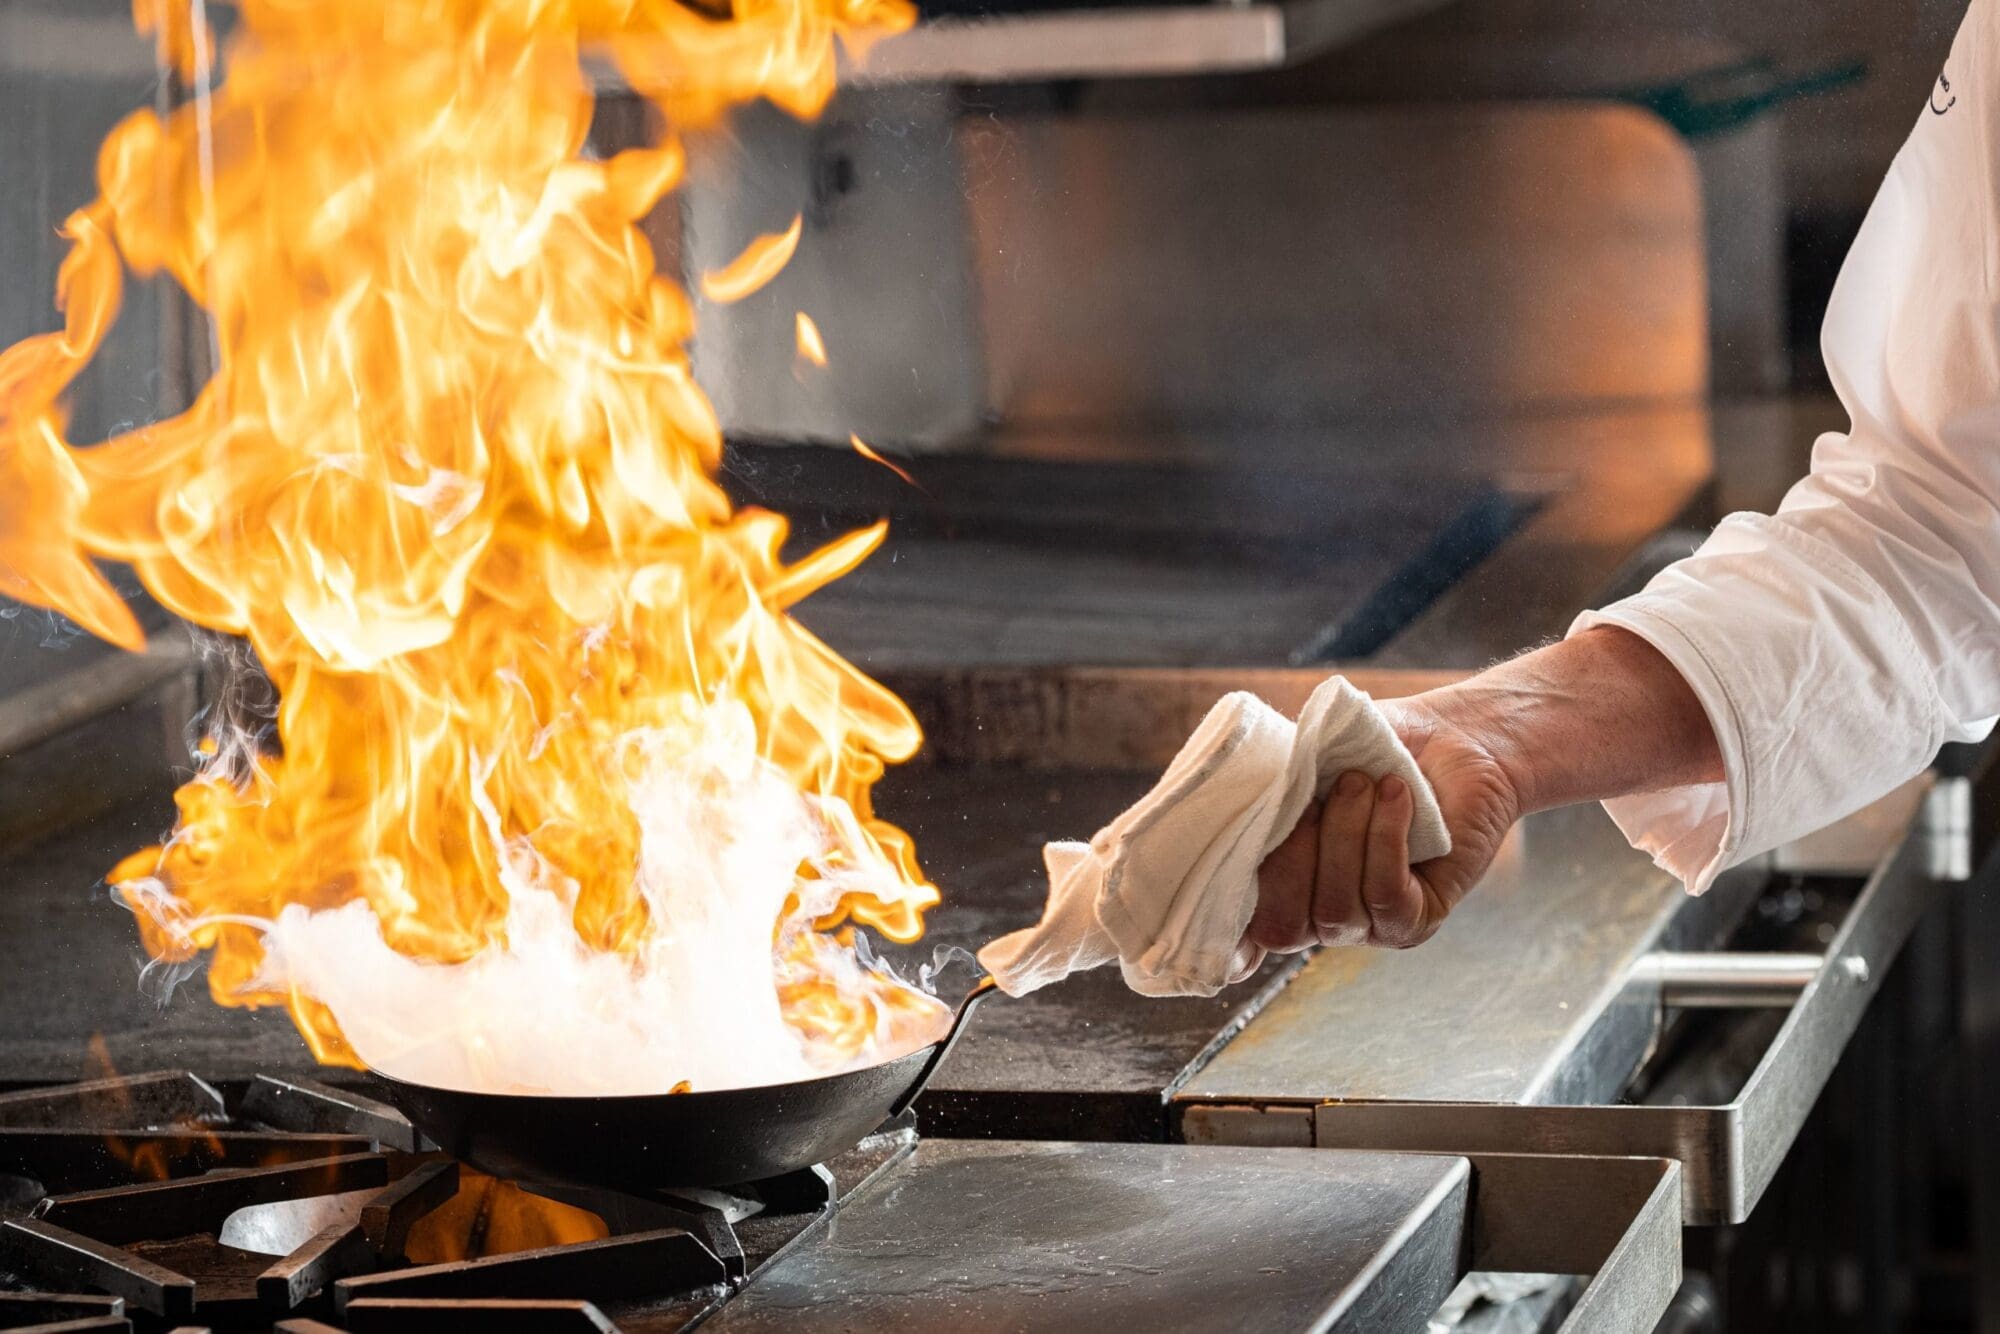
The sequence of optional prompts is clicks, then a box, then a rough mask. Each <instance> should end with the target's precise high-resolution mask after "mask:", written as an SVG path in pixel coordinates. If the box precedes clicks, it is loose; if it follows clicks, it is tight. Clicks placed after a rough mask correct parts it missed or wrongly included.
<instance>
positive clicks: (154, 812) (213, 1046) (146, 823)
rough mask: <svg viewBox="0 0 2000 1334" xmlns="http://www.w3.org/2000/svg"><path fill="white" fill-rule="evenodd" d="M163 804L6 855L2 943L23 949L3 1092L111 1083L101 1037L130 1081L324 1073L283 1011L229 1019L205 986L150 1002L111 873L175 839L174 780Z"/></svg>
mask: <svg viewBox="0 0 2000 1334" xmlns="http://www.w3.org/2000/svg"><path fill="white" fill-rule="evenodd" d="M156 782H157V788H156V792H155V794H154V795H153V796H151V797H148V798H144V799H140V800H136V801H132V802H128V803H126V804H125V805H123V806H121V807H119V808H118V810H117V811H115V812H113V813H112V814H111V815H109V816H106V817H104V818H103V819H100V820H96V821H93V822H91V823H90V824H87V825H83V826H80V827H78V828H77V829H75V830H72V831H70V832H68V833H65V834H63V835H61V836H60V837H57V838H53V839H50V840H48V841H45V842H42V843H38V844H36V845H35V846H33V847H32V848H29V849H28V850H26V851H17V852H11V853H9V852H6V851H4V850H0V939H4V940H9V941H17V942H21V947H20V948H17V949H15V950H13V951H12V953H11V955H10V957H9V958H8V960H7V966H6V967H5V968H0V1013H4V1014H5V1015H6V1016H7V1022H6V1026H5V1031H4V1032H0V1083H12V1084H26V1083H45V1082H48V1081H52V1080H70V1079H77V1078H79V1077H89V1076H93V1075H97V1074H101V1073H102V1072H103V1068H104V1067H103V1063H102V1062H101V1061H99V1060H97V1059H95V1058H93V1056H92V1055H91V1053H90V1050H89V1045H88V1044H89V1040H90V1038H91V1037H92V1036H93V1035H98V1036H101V1037H102V1038H103V1050H104V1053H105V1055H106V1056H107V1057H108V1058H109V1060H110V1062H111V1064H112V1065H113V1066H114V1067H115V1068H117V1069H120V1070H148V1069H155V1068H159V1067H163V1066H174V1067H178V1068H182V1069H189V1070H200V1071H201V1072H202V1073H203V1074H204V1075H207V1076H209V1077H212V1078H215V1079H232V1078H243V1079H247V1078H249V1077H251V1076H252V1075H254V1074H256V1073H257V1072H258V1071H260V1070H275V1071H297V1072H299V1073H301V1074H304V1073H307V1072H309V1071H311V1070H313V1069H314V1062H313V1059H312V1053H311V1052H309V1051H308V1050H307V1049H306V1045H305V1042H304V1041H303V1040H302V1039H301V1038H300V1037H299V1035H298V1031H297V1030H296V1029H294V1028H293V1027H292V1022H291V1019H290V1018H289V1017H288V1016H287V1015H286V1014H285V1013H284V1012H283V1011H282V1010H279V1009H275V1008H272V1009H263V1010H242V1009H224V1008H223V1007H222V1006H219V1005H217V1004H215V1003H214V1002H213V1001H211V1000H210V999H209V998H208V995H207V988H206V987H205V986H204V985H203V979H202V978H201V977H199V976H197V977H195V978H194V979H192V981H191V982H190V984H189V985H187V986H184V987H183V988H181V990H180V991H179V992H177V993H176V994H175V996H174V998H173V999H172V1001H171V1002H169V1003H168V1004H167V1005H166V1006H165V1007H162V1006H161V1005H160V1004H159V1003H158V1001H157V1000H156V999H155V998H154V997H152V996H149V995H148V994H147V993H146V992H145V991H144V990H142V989H141V988H140V986H139V983H138V977H139V970H140V968H141V966H142V965H143V964H144V963H145V958H146V956H145V951H144V950H143V949H142V948H141V947H140V945H139V933H138V932H137V930H135V929H134V927H133V925H132V915H131V913H129V912H127V911H126V910H125V909H124V908H123V907H121V906H120V905H119V904H118V903H116V902H115V901H114V900H113V899H112V897H111V895H110V893H109V892H108V891H107V890H106V889H105V888H104V886H103V878H104V873H105V872H106V871H108V870H110V869H111V867H112V866H114V865H115V864H116V863H117V862H118V861H119V859H120V858H122V857H124V856H125V855H126V854H127V853H130V852H132V851H133V850H134V849H136V848H140V847H144V846H145V845H146V844H148V843H152V842H156V841H157V840H158V839H159V838H160V837H162V836H163V835H164V834H165V833H167V831H168V830H170V829H171V828H172V827H173V818H174V813H173V804H172V801H171V799H170V798H171V789H172V781H171V775H170V774H168V773H167V772H166V770H165V767H164V766H162V767H161V770H160V771H159V772H158V774H157V775H156Z"/></svg>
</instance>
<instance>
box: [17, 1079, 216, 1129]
mask: <svg viewBox="0 0 2000 1334" xmlns="http://www.w3.org/2000/svg"><path fill="white" fill-rule="evenodd" d="M222 1114H223V1103H222V1095H221V1094H220V1093H218V1092H216V1091H215V1089H214V1088H213V1087H212V1086H211V1085H209V1084H208V1083H206V1082H204V1081H203V1080H200V1079H198V1078H196V1077H195V1076H194V1075H192V1074H189V1073H188V1072H187V1071H185V1070H157V1071H149V1072H147V1073H145V1074H138V1075H128V1076H114V1077H111V1078H106V1079H90V1080H84V1081H83V1082H81V1083H76V1084H56V1085H51V1086H50V1087H47V1088H39V1089H23V1090H22V1091H20V1092H18V1093H4V1094H0V1126H5V1127H9V1128H18V1129H23V1130H34V1129H45V1130H83V1129H101V1130H111V1129H118V1130H138V1129H144V1128H153V1127H161V1126H177V1125H183V1124H186V1123H187V1122H191V1121H198V1120H204V1119H208V1118H212V1117H220V1116H221V1115H222Z"/></svg>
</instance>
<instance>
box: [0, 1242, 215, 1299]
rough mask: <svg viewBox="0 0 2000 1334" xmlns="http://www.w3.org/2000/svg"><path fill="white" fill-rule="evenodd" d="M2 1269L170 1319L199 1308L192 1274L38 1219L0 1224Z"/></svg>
mask: <svg viewBox="0 0 2000 1334" xmlns="http://www.w3.org/2000/svg"><path fill="white" fill-rule="evenodd" d="M0 1269H5V1270H6V1271H7V1272H8V1273H11V1274H15V1275H18V1276H20V1277H21V1278H23V1279H26V1280H27V1281H28V1282H30V1283H33V1284H37V1285H40V1286H45V1287H48V1288H53V1289H56V1290H59V1291H69V1290H73V1289H76V1288H87V1289H91V1290H94V1291H97V1292H104V1293H109V1294H111V1295H113V1296H116V1297H121V1298H123V1299H124V1300H125V1302H126V1304H127V1305H129V1306H131V1307H132V1308H133V1309H135V1310H140V1311H149V1312H151V1313H152V1314H154V1315H157V1316H162V1317H165V1318H167V1319H173V1318H175V1317H179V1316H186V1315H189V1314H191V1313H192V1312H193V1311H194V1280H193V1279H191V1278H189V1277H188V1276H187V1275H185V1274H180V1273H176V1272H175V1271H173V1270H171V1269H168V1268H167V1267H166V1266H164V1265H157V1264H154V1263H153V1262H152V1261H150V1260H147V1259H145V1258H143V1257H141V1256H136V1255H133V1254H131V1253H129V1252H127V1251H122V1250H119V1249H118V1248H117V1247H115V1246H110V1245H107V1244H105V1243H104V1242H101V1241H95V1240H93V1239H91V1238H89V1237H86V1236H83V1235H81V1234H79V1233H75V1232H71V1231H70V1230H69V1229H68V1228H63V1227H57V1226H56V1225H55V1224H53V1223H45V1222H43V1221H42V1220H41V1219H39V1218H17V1219H10V1220H8V1221H6V1222H4V1223H0Z"/></svg>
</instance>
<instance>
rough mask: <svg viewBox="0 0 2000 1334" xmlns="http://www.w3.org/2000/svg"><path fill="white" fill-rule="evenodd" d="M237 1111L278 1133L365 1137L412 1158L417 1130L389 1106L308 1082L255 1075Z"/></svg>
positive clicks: (365, 1097)
mask: <svg viewBox="0 0 2000 1334" xmlns="http://www.w3.org/2000/svg"><path fill="white" fill-rule="evenodd" d="M237 1110H238V1111H239V1112H240V1113H241V1114H242V1115H244V1116H247V1117H251V1118H253V1119H254V1120H258V1121H262V1122H264V1123H265V1124H266V1125H271V1126H276V1127H278V1128H279V1129H282V1130H292V1131H318V1132H326V1133H333V1134H346V1135H366V1136H367V1137H368V1138H370V1139H372V1140H374V1141H375V1142H376V1143H377V1144H380V1145H381V1146H382V1147H383V1148H385V1149H400V1150H402V1151H403V1152H405V1153H415V1152H416V1151H417V1150H418V1149H419V1148H421V1147H422V1146H421V1145H420V1144H419V1143H418V1140H419V1138H420V1137H419V1136H418V1134H417V1131H416V1127H414V1126H412V1125H411V1124H410V1122H409V1119H408V1118H407V1117H405V1116H404V1115H403V1114H402V1113H401V1112H399V1111H397V1110H396V1109H395V1108H394V1107H391V1106H390V1105H389V1104H388V1103H385V1102H379V1101H377V1100H376V1099H374V1098H370V1097H367V1096H365V1095H363V1094H359V1093H353V1092H350V1091H348V1090H346V1089H337V1088H332V1087H329V1086H328V1085H326V1084H321V1083H318V1082H316V1081H314V1080H310V1079H276V1078H273V1077H272V1076H270V1075H258V1076H257V1078H255V1079H254V1080H252V1081H251V1082H250V1087H249V1088H248V1089H246V1090H245V1091H244V1093H243V1101H242V1103H241V1104H240V1105H239V1106H238V1108H237Z"/></svg>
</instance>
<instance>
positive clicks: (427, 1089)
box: [365, 1037, 944, 1103]
mask: <svg viewBox="0 0 2000 1334" xmlns="http://www.w3.org/2000/svg"><path fill="white" fill-rule="evenodd" d="M943 1042H944V1038H943V1037H937V1038H933V1039H932V1040H931V1041H929V1042H926V1043H924V1044H923V1045H922V1046H920V1047H912V1048H911V1049H910V1050H908V1051H906V1052H903V1053H901V1054H899V1055H896V1056H891V1057H890V1058H889V1059H888V1060H886V1061H877V1062H875V1063H874V1064H873V1065H856V1066H851V1067H849V1068H848V1069H845V1070H836V1071H834V1072H833V1073H832V1074H826V1075H815V1076H813V1077H812V1078H811V1079H792V1080H786V1081H784V1082H782V1083H776V1084H732V1085H730V1086H729V1087H728V1088H713V1089H690V1090H688V1091H687V1092H686V1093H674V1092H671V1091H669V1090H666V1089H661V1090H659V1091H658V1092H655V1093H524V1092H508V1093H497V1092H493V1091H491V1090H488V1089H469V1088H459V1087H457V1086H456V1085H452V1084H426V1083H422V1082H420V1081H418V1080H414V1079H404V1078H403V1077H402V1076H400V1075H392V1074H390V1073H389V1072H388V1071H387V1070H383V1069H381V1068H379V1067H377V1066H372V1065H371V1066H367V1067H365V1068H366V1070H367V1073H368V1074H370V1075H371V1076H373V1077H374V1078H376V1079H379V1080H381V1081H382V1082H383V1083H385V1084H390V1085H394V1086H395V1087H397V1088H406V1089H414V1090H416V1091H418V1092H422V1093H449V1094H453V1095H456V1096H458V1097H461V1098H487V1099H493V1100H496V1101H497V1100H502V1099H506V1100H513V1101H520V1102H596V1103H640V1102H650V1101H653V1100H656V1099H660V1098H701V1097H719V1096H721V1095H723V1094H726V1093H770V1092H774V1091H777V1090H780V1089H783V1090H791V1089H799V1090H805V1089H813V1088H818V1087H820V1086H822V1085H825V1084H830V1083H834V1082H835V1081H838V1080H842V1079H847V1078H849V1077H851V1076H853V1075H858V1074H863V1073H865V1072H867V1071H870V1070H886V1069H888V1068H889V1067H890V1066H892V1065H896V1064H899V1063H901V1062H904V1061H908V1060H910V1059H912V1058H913V1057H918V1056H923V1057H926V1058H928V1057H929V1056H930V1055H931V1054H932V1053H933V1052H935V1051H936V1050H937V1049H938V1047H939V1046H940V1045H942V1044H943Z"/></svg>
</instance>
